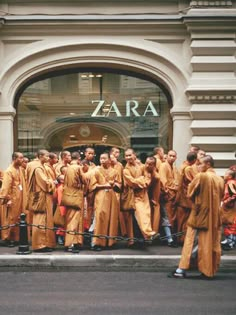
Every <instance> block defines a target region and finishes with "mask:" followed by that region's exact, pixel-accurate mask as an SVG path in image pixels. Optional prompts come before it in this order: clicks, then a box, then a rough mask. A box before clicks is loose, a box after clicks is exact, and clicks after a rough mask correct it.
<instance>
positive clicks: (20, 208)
mask: <svg viewBox="0 0 236 315" xmlns="http://www.w3.org/2000/svg"><path fill="white" fill-rule="evenodd" d="M0 197H1V198H6V199H2V201H3V206H2V225H8V224H16V223H18V222H19V219H20V214H21V213H22V212H25V208H26V202H27V195H26V182H25V177H24V174H23V171H22V169H21V168H15V167H14V165H13V164H11V165H10V166H9V167H8V168H7V170H6V171H5V172H4V175H3V181H2V188H1V192H0ZM7 198H9V200H10V201H11V202H12V203H11V205H10V206H8V205H7V201H8V200H7ZM2 239H3V240H11V241H19V228H18V227H11V228H9V229H7V230H2Z"/></svg>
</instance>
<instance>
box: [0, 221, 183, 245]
mask: <svg viewBox="0 0 236 315" xmlns="http://www.w3.org/2000/svg"><path fill="white" fill-rule="evenodd" d="M19 225H20V224H19V223H16V224H8V225H4V226H0V231H1V230H7V229H9V228H12V227H15V226H17V227H19ZM25 225H26V226H30V227H36V228H38V229H40V230H50V231H54V232H57V231H60V232H63V233H66V234H69V235H80V236H83V237H85V238H88V239H90V238H91V237H94V238H99V239H103V240H104V239H105V240H114V241H117V242H122V241H125V242H134V243H142V244H143V243H150V242H152V240H153V239H160V240H166V239H168V238H169V237H170V236H171V237H174V236H175V237H178V236H181V235H183V234H185V232H184V231H182V232H177V233H172V234H171V235H170V236H160V234H159V233H157V234H156V235H155V237H153V238H152V237H151V238H150V239H144V238H137V237H127V236H108V235H103V234H93V233H91V232H77V231H73V230H65V229H61V228H58V227H48V226H46V225H43V224H29V223H25Z"/></svg>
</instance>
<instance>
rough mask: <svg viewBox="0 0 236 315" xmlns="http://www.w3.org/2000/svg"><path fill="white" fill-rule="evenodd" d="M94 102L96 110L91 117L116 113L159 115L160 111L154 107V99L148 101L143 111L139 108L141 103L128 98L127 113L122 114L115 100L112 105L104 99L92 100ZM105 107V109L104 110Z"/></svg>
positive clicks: (119, 114) (143, 115)
mask: <svg viewBox="0 0 236 315" xmlns="http://www.w3.org/2000/svg"><path fill="white" fill-rule="evenodd" d="M92 104H95V105H96V108H95V110H94V111H93V113H92V114H91V117H104V116H105V117H109V116H110V114H113V115H116V116H117V117H123V116H125V117H131V116H135V117H140V116H142V117H145V116H155V117H158V116H159V113H158V112H157V110H156V108H155V107H154V105H153V103H152V101H148V102H147V105H146V107H145V109H144V110H142V112H140V109H139V103H138V101H136V100H127V101H126V102H125V115H122V114H121V112H120V110H119V107H118V105H117V104H116V102H115V101H112V103H111V105H109V104H105V101H104V100H92ZM104 109H105V110H104Z"/></svg>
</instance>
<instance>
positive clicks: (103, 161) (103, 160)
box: [100, 154, 110, 167]
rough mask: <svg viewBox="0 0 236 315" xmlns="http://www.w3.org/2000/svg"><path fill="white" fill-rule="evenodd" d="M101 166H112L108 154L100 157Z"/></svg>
mask: <svg viewBox="0 0 236 315" xmlns="http://www.w3.org/2000/svg"><path fill="white" fill-rule="evenodd" d="M100 164H101V165H102V166H105V167H107V166H109V165H110V159H109V156H108V154H101V156H100Z"/></svg>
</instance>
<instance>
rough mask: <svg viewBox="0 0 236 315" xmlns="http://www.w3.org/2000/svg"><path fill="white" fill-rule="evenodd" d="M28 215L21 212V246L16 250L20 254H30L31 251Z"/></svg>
mask: <svg viewBox="0 0 236 315" xmlns="http://www.w3.org/2000/svg"><path fill="white" fill-rule="evenodd" d="M25 218H26V215H25V214H24V213H21V215H20V224H19V229H20V232H19V233H20V240H19V248H18V251H17V252H16V253H17V254H18V255H28V254H30V253H31V251H30V250H29V243H28V231H27V224H26V221H25Z"/></svg>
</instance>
